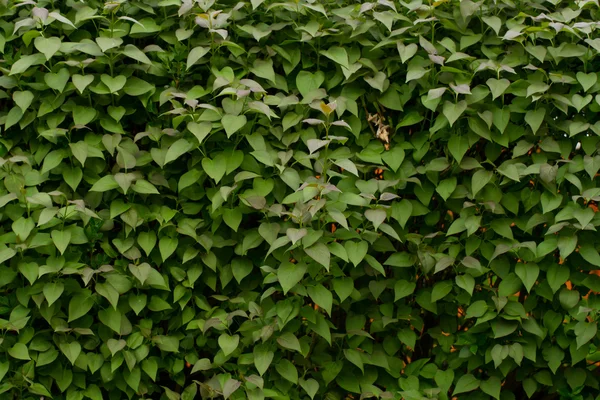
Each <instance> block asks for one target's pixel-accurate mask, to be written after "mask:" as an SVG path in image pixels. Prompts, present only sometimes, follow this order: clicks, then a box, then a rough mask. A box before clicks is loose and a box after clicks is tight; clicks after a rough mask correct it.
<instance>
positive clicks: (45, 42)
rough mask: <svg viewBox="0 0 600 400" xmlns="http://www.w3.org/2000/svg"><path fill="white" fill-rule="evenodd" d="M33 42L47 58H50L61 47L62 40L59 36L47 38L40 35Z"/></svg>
mask: <svg viewBox="0 0 600 400" xmlns="http://www.w3.org/2000/svg"><path fill="white" fill-rule="evenodd" d="M33 44H34V46H35V48H36V49H37V51H39V52H40V53H43V54H44V56H46V60H49V59H51V58H52V56H53V55H54V54H56V52H57V51H58V50H59V49H60V45H61V41H60V39H59V38H57V37H49V38H46V37H42V36H38V37H36V38H35V40H34V41H33Z"/></svg>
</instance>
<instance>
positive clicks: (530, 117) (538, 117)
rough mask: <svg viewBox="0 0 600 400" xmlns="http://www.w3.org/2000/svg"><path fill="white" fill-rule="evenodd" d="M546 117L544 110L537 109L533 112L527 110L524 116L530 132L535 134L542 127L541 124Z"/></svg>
mask: <svg viewBox="0 0 600 400" xmlns="http://www.w3.org/2000/svg"><path fill="white" fill-rule="evenodd" d="M545 116H546V109H545V108H538V109H535V110H529V111H527V113H526V114H525V122H527V124H528V125H529V126H530V127H531V131H532V132H533V133H536V132H537V131H538V129H540V126H542V122H543V121H544V117H545Z"/></svg>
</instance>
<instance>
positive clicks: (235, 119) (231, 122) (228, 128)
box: [221, 114, 247, 137]
mask: <svg viewBox="0 0 600 400" xmlns="http://www.w3.org/2000/svg"><path fill="white" fill-rule="evenodd" d="M246 122H247V119H246V116H245V115H231V114H225V115H224V116H223V118H222V119H221V123H222V124H223V128H225V132H226V133H227V137H231V135H233V134H234V133H236V132H237V131H239V130H240V129H242V128H243V127H244V125H246Z"/></svg>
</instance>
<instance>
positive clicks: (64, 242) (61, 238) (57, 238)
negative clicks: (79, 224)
mask: <svg viewBox="0 0 600 400" xmlns="http://www.w3.org/2000/svg"><path fill="white" fill-rule="evenodd" d="M51 236H52V242H54V245H55V246H56V248H57V249H58V251H59V252H60V254H64V252H65V250H67V246H69V243H70V242H71V231H67V230H65V231H59V230H53V231H52V233H51Z"/></svg>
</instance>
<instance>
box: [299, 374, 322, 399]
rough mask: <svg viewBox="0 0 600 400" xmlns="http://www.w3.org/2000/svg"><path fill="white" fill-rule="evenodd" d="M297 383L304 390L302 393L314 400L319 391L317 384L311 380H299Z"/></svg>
mask: <svg viewBox="0 0 600 400" xmlns="http://www.w3.org/2000/svg"><path fill="white" fill-rule="evenodd" d="M299 383H300V386H301V387H302V389H304V391H305V392H306V394H308V396H309V397H310V398H311V399H314V398H315V395H316V394H317V392H318V391H319V382H317V381H316V380H314V379H312V378H309V379H307V380H304V379H300V381H299Z"/></svg>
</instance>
